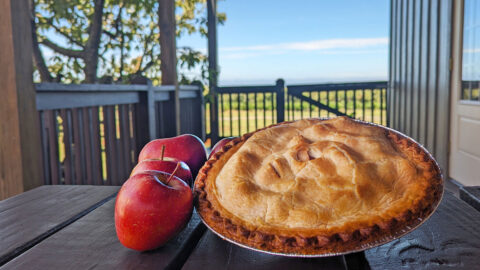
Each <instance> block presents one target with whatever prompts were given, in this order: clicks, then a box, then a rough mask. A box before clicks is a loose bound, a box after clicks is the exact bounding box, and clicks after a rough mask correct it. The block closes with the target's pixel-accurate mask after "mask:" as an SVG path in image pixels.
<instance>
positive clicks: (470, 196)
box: [459, 187, 480, 211]
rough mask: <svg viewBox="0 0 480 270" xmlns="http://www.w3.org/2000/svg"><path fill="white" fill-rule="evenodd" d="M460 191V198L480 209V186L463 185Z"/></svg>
mask: <svg viewBox="0 0 480 270" xmlns="http://www.w3.org/2000/svg"><path fill="white" fill-rule="evenodd" d="M459 193H460V199H462V200H464V201H465V202H466V203H468V204H469V205H471V206H472V207H473V208H475V209H477V211H480V187H462V188H460V191H459Z"/></svg>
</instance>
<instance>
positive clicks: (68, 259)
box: [2, 200, 205, 269]
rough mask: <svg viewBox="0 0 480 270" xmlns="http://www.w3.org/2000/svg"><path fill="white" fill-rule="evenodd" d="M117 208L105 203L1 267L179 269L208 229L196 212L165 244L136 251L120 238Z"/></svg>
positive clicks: (110, 202)
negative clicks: (116, 230) (125, 245)
mask: <svg viewBox="0 0 480 270" xmlns="http://www.w3.org/2000/svg"><path fill="white" fill-rule="evenodd" d="M114 207H115V200H111V201H109V202H107V203H105V204H104V205H102V206H101V207H99V208H97V209H96V210H94V211H92V212H91V213H89V214H88V215H86V216H84V217H83V218H81V219H79V220H77V221H76V222H75V223H73V224H71V225H70V226H68V227H66V228H65V229H63V230H62V231H60V232H58V233H56V234H54V235H52V236H51V237H49V238H48V239H46V240H44V241H43V242H41V243H40V244H38V245H36V246H35V247H33V248H32V249H30V250H28V251H27V252H25V253H24V254H22V255H21V256H19V257H17V258H15V259H13V260H12V261H10V262H9V263H8V264H6V265H5V266H4V268H2V269H93V268H96V269H144V268H145V269H179V268H180V267H181V265H182V264H183V262H184V261H185V260H186V258H187V256H188V254H189V252H190V251H191V250H192V249H193V247H195V244H196V242H197V241H198V239H200V237H201V235H202V234H203V232H204V230H205V227H204V226H203V225H202V224H200V223H201V222H200V220H199V218H198V216H197V215H195V214H194V215H193V217H192V219H191V220H190V223H189V224H188V225H187V227H186V228H185V229H184V230H183V231H182V232H181V233H180V234H179V235H178V236H177V237H175V238H173V239H172V240H170V241H169V242H168V243H167V244H166V245H165V246H163V247H161V248H159V249H157V250H154V251H149V252H137V251H134V250H130V249H128V248H125V247H124V246H122V245H121V244H120V242H119V241H118V239H117V236H116V233H115V223H114ZM32 262H35V263H34V264H32ZM197 269H198V268H197Z"/></svg>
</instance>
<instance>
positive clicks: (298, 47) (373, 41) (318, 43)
mask: <svg viewBox="0 0 480 270" xmlns="http://www.w3.org/2000/svg"><path fill="white" fill-rule="evenodd" d="M379 45H388V38H386V37H382V38H344V39H324V40H313V41H305V42H288V43H278V44H268V45H253V46H237V47H223V48H220V51H221V52H245V51H272V50H282V51H319V50H328V49H342V48H357V49H358V48H365V47H371V46H379Z"/></svg>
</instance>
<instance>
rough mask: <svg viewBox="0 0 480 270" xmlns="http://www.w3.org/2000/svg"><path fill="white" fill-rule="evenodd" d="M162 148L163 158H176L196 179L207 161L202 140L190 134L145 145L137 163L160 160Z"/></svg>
mask: <svg viewBox="0 0 480 270" xmlns="http://www.w3.org/2000/svg"><path fill="white" fill-rule="evenodd" d="M162 146H165V157H171V158H176V159H178V160H181V161H183V162H185V163H187V165H188V167H190V170H191V172H192V176H193V177H196V176H197V173H198V170H200V168H201V167H202V166H203V163H205V161H207V150H206V149H205V145H204V144H203V142H202V140H200V139H199V138H198V137H197V136H195V135H191V134H184V135H180V136H177V137H172V138H165V139H157V140H153V141H151V142H149V143H147V144H146V145H145V146H144V147H143V149H142V151H141V152H140V155H139V157H138V162H140V161H142V160H146V159H160V157H161V156H162Z"/></svg>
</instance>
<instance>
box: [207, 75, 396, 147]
mask: <svg viewBox="0 0 480 270" xmlns="http://www.w3.org/2000/svg"><path fill="white" fill-rule="evenodd" d="M216 92H217V102H218V105H217V108H218V112H217V115H218V138H223V137H230V136H240V135H241V134H244V133H247V132H250V131H254V130H256V129H259V128H262V127H265V126H268V125H271V124H274V123H278V122H282V121H285V120H288V121H291V120H298V119H303V118H309V117H332V116H338V115H347V116H350V117H353V118H357V119H362V120H365V121H369V122H374V123H377V124H381V125H386V122H387V82H385V81H378V82H361V83H335V84H314V85H288V86H287V87H285V86H284V81H283V80H281V79H279V80H277V83H276V84H275V85H268V86H265V85H262V86H229V87H218V88H217V91H216ZM208 110H209V106H208V104H207V114H206V115H207V118H208V117H209V113H208ZM208 122H209V121H207V123H208ZM207 131H208V132H209V134H208V135H207V137H213V136H210V135H211V133H212V132H215V131H213V130H212V131H210V127H208V128H207Z"/></svg>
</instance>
